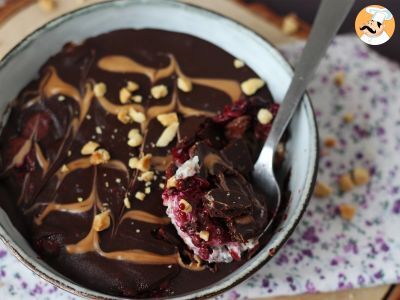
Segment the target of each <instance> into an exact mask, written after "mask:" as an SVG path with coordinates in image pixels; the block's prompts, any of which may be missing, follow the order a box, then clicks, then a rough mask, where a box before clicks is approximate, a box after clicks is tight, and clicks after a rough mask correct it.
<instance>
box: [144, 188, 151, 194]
mask: <svg viewBox="0 0 400 300" xmlns="http://www.w3.org/2000/svg"><path fill="white" fill-rule="evenodd" d="M144 193H145V194H147V195H148V194H150V193H151V187H149V186H148V187H146V188H145V189H144Z"/></svg>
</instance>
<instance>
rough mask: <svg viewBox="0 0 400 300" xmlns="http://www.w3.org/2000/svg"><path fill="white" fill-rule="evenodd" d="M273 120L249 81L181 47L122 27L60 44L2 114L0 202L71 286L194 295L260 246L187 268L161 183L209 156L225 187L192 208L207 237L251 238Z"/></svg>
mask: <svg viewBox="0 0 400 300" xmlns="http://www.w3.org/2000/svg"><path fill="white" fill-rule="evenodd" d="M244 107H246V112H245V111H244ZM276 110H277V105H276V104H274V103H273V100H272V97H271V94H270V92H269V91H268V88H267V87H266V85H265V84H264V82H263V81H262V80H260V79H258V76H257V75H256V74H255V73H254V71H252V70H251V69H250V68H249V67H247V66H246V65H244V64H243V63H242V62H241V61H239V60H237V59H235V58H234V57H232V56H231V55H229V54H228V53H226V52H225V51H223V50H221V49H219V48H218V47H216V46H214V45H212V44H210V43H208V42H206V41H203V40H201V39H198V38H195V37H192V36H189V35H185V34H180V33H173V32H167V31H160V30H130V29H129V30H128V29H127V30H118V31H114V32H110V33H106V34H102V35H100V36H97V37H94V38H90V39H88V40H86V41H85V42H83V43H82V44H79V45H77V44H72V43H70V44H67V45H65V46H64V48H63V49H62V51H61V52H60V53H58V54H56V55H54V56H53V57H51V58H50V59H49V60H48V61H47V62H46V63H45V64H44V66H43V67H42V68H41V70H40V76H39V77H38V78H37V79H36V80H33V81H32V82H31V83H29V84H28V85H27V86H26V87H25V88H24V89H23V90H22V91H21V92H20V94H19V95H18V97H17V98H16V100H15V101H13V102H12V103H11V105H10V115H9V117H8V121H7V122H6V124H5V125H4V128H3V131H2V134H1V137H0V147H1V173H0V193H1V195H2V197H1V199H0V204H1V206H2V208H3V209H5V210H6V212H7V213H8V215H9V216H10V218H11V220H12V221H13V223H14V225H15V226H16V227H17V228H18V230H19V231H20V232H21V233H22V234H23V235H24V236H25V237H26V238H27V240H29V242H30V243H31V244H32V246H33V248H34V249H35V250H36V251H37V252H38V254H39V255H40V256H41V257H42V258H43V259H44V260H45V261H46V262H47V263H48V264H50V265H51V266H52V267H53V268H54V269H56V270H58V271H59V272H61V273H62V274H64V275H66V276H68V277H69V278H71V279H72V280H74V281H76V282H77V283H79V284H82V285H84V286H86V287H88V288H92V289H94V290H97V291H100V292H104V293H108V294H113V295H122V296H127V297H161V296H168V295H179V294H182V293H185V292H189V291H194V290H196V289H199V288H202V287H205V286H207V285H210V284H212V283H214V282H216V281H218V280H220V279H222V278H224V277H225V276H227V275H228V274H230V273H232V272H233V271H234V270H235V269H237V268H238V267H239V266H241V265H242V264H243V263H244V262H245V261H246V260H247V259H248V258H249V257H251V256H252V255H254V253H255V252H256V251H257V249H259V247H260V246H262V245H264V244H265V243H266V241H268V238H269V237H268V236H267V235H268V233H267V235H265V236H263V237H262V238H261V239H260V241H259V242H256V243H253V244H252V246H251V247H248V248H243V249H241V250H243V251H240V252H239V254H238V253H234V254H235V255H233V254H232V255H231V257H230V259H229V260H227V261H232V260H233V261H232V262H230V263H219V262H218V261H221V260H219V259H216V260H214V261H212V260H210V261H207V259H204V258H205V257H208V256H207V255H212V249H211V250H210V248H208V250H207V251H209V252H210V253H208V252H207V253H206V254H207V255H206V254H204V253H203V254H204V255H203V256H201V255H200V257H199V255H197V254H199V253H194V252H193V249H190V248H189V247H187V245H186V244H185V243H184V241H183V240H182V238H181V237H182V235H178V233H177V229H176V228H175V227H174V226H173V225H172V224H171V220H170V218H169V217H168V216H167V214H166V208H165V206H163V200H162V193H163V191H164V190H165V189H166V185H167V179H168V178H170V177H171V176H172V175H173V173H172V172H175V171H176V169H177V168H179V166H180V164H183V163H184V161H185V160H187V159H189V158H190V157H192V158H193V156H194V155H196V157H197V159H199V160H200V166H202V165H203V161H204V165H206V166H208V167H209V168H210V166H209V164H208V165H207V162H206V161H205V160H207V159H206V157H208V158H209V157H210V156H207V153H208V152H210V153H211V154H212V153H213V151H216V152H215V153H218V159H220V161H221V162H222V161H223V163H220V164H219V166H220V167H219V168H221V166H222V168H223V170H222V171H221V172H222V173H221V172H220V173H221V174H223V178H224V179H221V178H222V177H219V179H218V180H214V179H213V180H214V181H215V183H213V184H214V185H215V186H211V187H210V189H209V192H208V193H207V199H208V200H207V202H205V204H201V205H202V206H201V207H202V208H203V205H204V207H209V212H211V216H212V217H213V224H214V225H213V227H210V228H211V229H210V230H211V231H212V230H213V228H228V227H229V228H228V229H229V232H234V233H232V235H234V236H233V237H226V235H225V236H224V241H225V240H226V241H242V242H246V241H247V240H248V239H250V238H253V237H254V236H255V235H257V234H259V233H260V232H262V226H263V224H265V223H266V222H267V221H268V220H269V219H270V218H271V217H272V216H269V215H268V207H267V206H268V204H267V202H268V201H267V200H265V198H264V197H259V194H257V193H256V188H254V187H252V186H251V183H250V182H251V177H250V174H251V170H252V167H253V164H254V162H255V160H256V158H257V155H258V153H259V151H260V147H261V145H262V143H263V141H264V139H265V137H266V135H267V134H268V131H269V128H270V126H271V122H272V120H273V117H274V115H275V113H276ZM250 111H251V113H249V112H250ZM199 137H201V138H200V139H199ZM189 141H190V143H189ZM185 143H186V144H185ZM189 144H190V146H191V147H193V145H194V148H193V149H192V150H191V154H190V155H189V156H187V157H186V159H185V160H183V161H181V162H180V161H179V159H180V157H181V156H182V153H178V152H179V150H180V149H182V147H183V146H182V145H189ZM177 145H178V147H177ZM210 147H211V148H214V149H213V150H208V149H209V148H210ZM187 148H188V147H187ZM172 149H174V150H173V151H172ZM204 151H206V152H204ZM177 153H178V154H177ZM210 153H208V154H210ZM173 154H174V155H173ZM211 156H212V155H211ZM217 165H218V164H217ZM202 168H203V167H202ZM168 170H169V172H170V173H171V174H166V172H167V173H168ZM207 172H210V169H208V170H207ZM218 172H219V171H218ZM232 174H233V175H234V176H233V175H232ZM211 175H214V173H212V174H211ZM221 176H222V175H221ZM208 179H209V180H211V179H210V177H208ZM188 180H190V179H188ZM229 180H230V181H229ZM227 185H228V186H230V187H231V186H232V187H234V188H233V189H236V190H241V191H242V193H244V194H243V195H245V198H246V200H245V202H244V203H241V204H238V203H237V200H238V199H240V197H239V198H237V197H236V198H235V197H233V196H232V197H231V196H230V193H226V190H224V188H223V186H227ZM240 186H243V189H241V188H240ZM203 192H204V193H206V191H203ZM234 195H236V194H234ZM256 195H258V196H256ZM228 196H229V197H228ZM215 199H216V200H218V199H219V200H220V201H219V202H215V203H217V204H216V205H214V202H213V201H214V200H215ZM232 199H234V200H235V201H233V200H232ZM252 199H258V200H257V203H256V204H254V203H255V202H254V201H253V200H252ZM260 199H262V201H261V200H260ZM233 203H234V204H235V205H233ZM184 204H185V203H184ZM181 209H185V207H183V208H182V207H181ZM240 211H245V212H246V216H248V217H247V218H239V217H240ZM230 214H233V215H230ZM232 216H233V217H235V218H236V219H234V220H233V219H232V218H231V217H232ZM220 217H221V218H223V221H218V220H216V218H220ZM249 218H250V219H249ZM258 219H259V220H260V221H257V220H258ZM207 220H208V219H207ZM224 223H226V224H228V225H224ZM215 224H217V225H215ZM193 226H194V225H193ZM218 226H219V227H218ZM203 231H204V230H203ZM229 234H230V233H229ZM229 234H228V235H229ZM212 236H214V233H213V232H207V240H208V239H209V238H210V237H212ZM203 240H205V238H204V232H203ZM211 240H212V239H211ZM199 245H200V244H199ZM199 247H203V248H204V247H207V245H204V243H203V244H201V245H200V246H199ZM203 248H202V249H203ZM204 249H205V248H204ZM238 255H239V256H238ZM222 261H223V260H222Z"/></svg>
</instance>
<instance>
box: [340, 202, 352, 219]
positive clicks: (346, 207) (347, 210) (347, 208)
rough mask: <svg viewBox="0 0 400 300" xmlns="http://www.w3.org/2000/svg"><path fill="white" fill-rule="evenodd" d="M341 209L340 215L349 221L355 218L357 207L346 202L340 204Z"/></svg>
mask: <svg viewBox="0 0 400 300" xmlns="http://www.w3.org/2000/svg"><path fill="white" fill-rule="evenodd" d="M339 211H340V216H341V217H342V218H343V219H345V220H347V221H351V220H352V219H353V218H354V215H355V214H356V208H355V207H354V206H352V205H350V204H346V203H343V204H340V205H339Z"/></svg>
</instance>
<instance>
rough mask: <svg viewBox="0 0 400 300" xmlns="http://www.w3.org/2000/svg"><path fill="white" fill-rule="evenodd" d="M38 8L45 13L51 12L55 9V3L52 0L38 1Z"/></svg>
mask: <svg viewBox="0 0 400 300" xmlns="http://www.w3.org/2000/svg"><path fill="white" fill-rule="evenodd" d="M38 4H39V7H40V9H41V10H43V11H45V12H51V11H53V10H54V9H55V8H56V2H55V1H54V0H39V1H38Z"/></svg>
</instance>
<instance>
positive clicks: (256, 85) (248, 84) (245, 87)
mask: <svg viewBox="0 0 400 300" xmlns="http://www.w3.org/2000/svg"><path fill="white" fill-rule="evenodd" d="M264 85H265V82H264V80H262V79H260V78H250V79H248V80H246V81H244V82H242V84H241V88H242V91H243V93H244V94H245V95H246V96H252V95H254V94H255V93H256V92H257V91H258V90H259V89H260V88H262V87H263V86H264Z"/></svg>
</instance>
